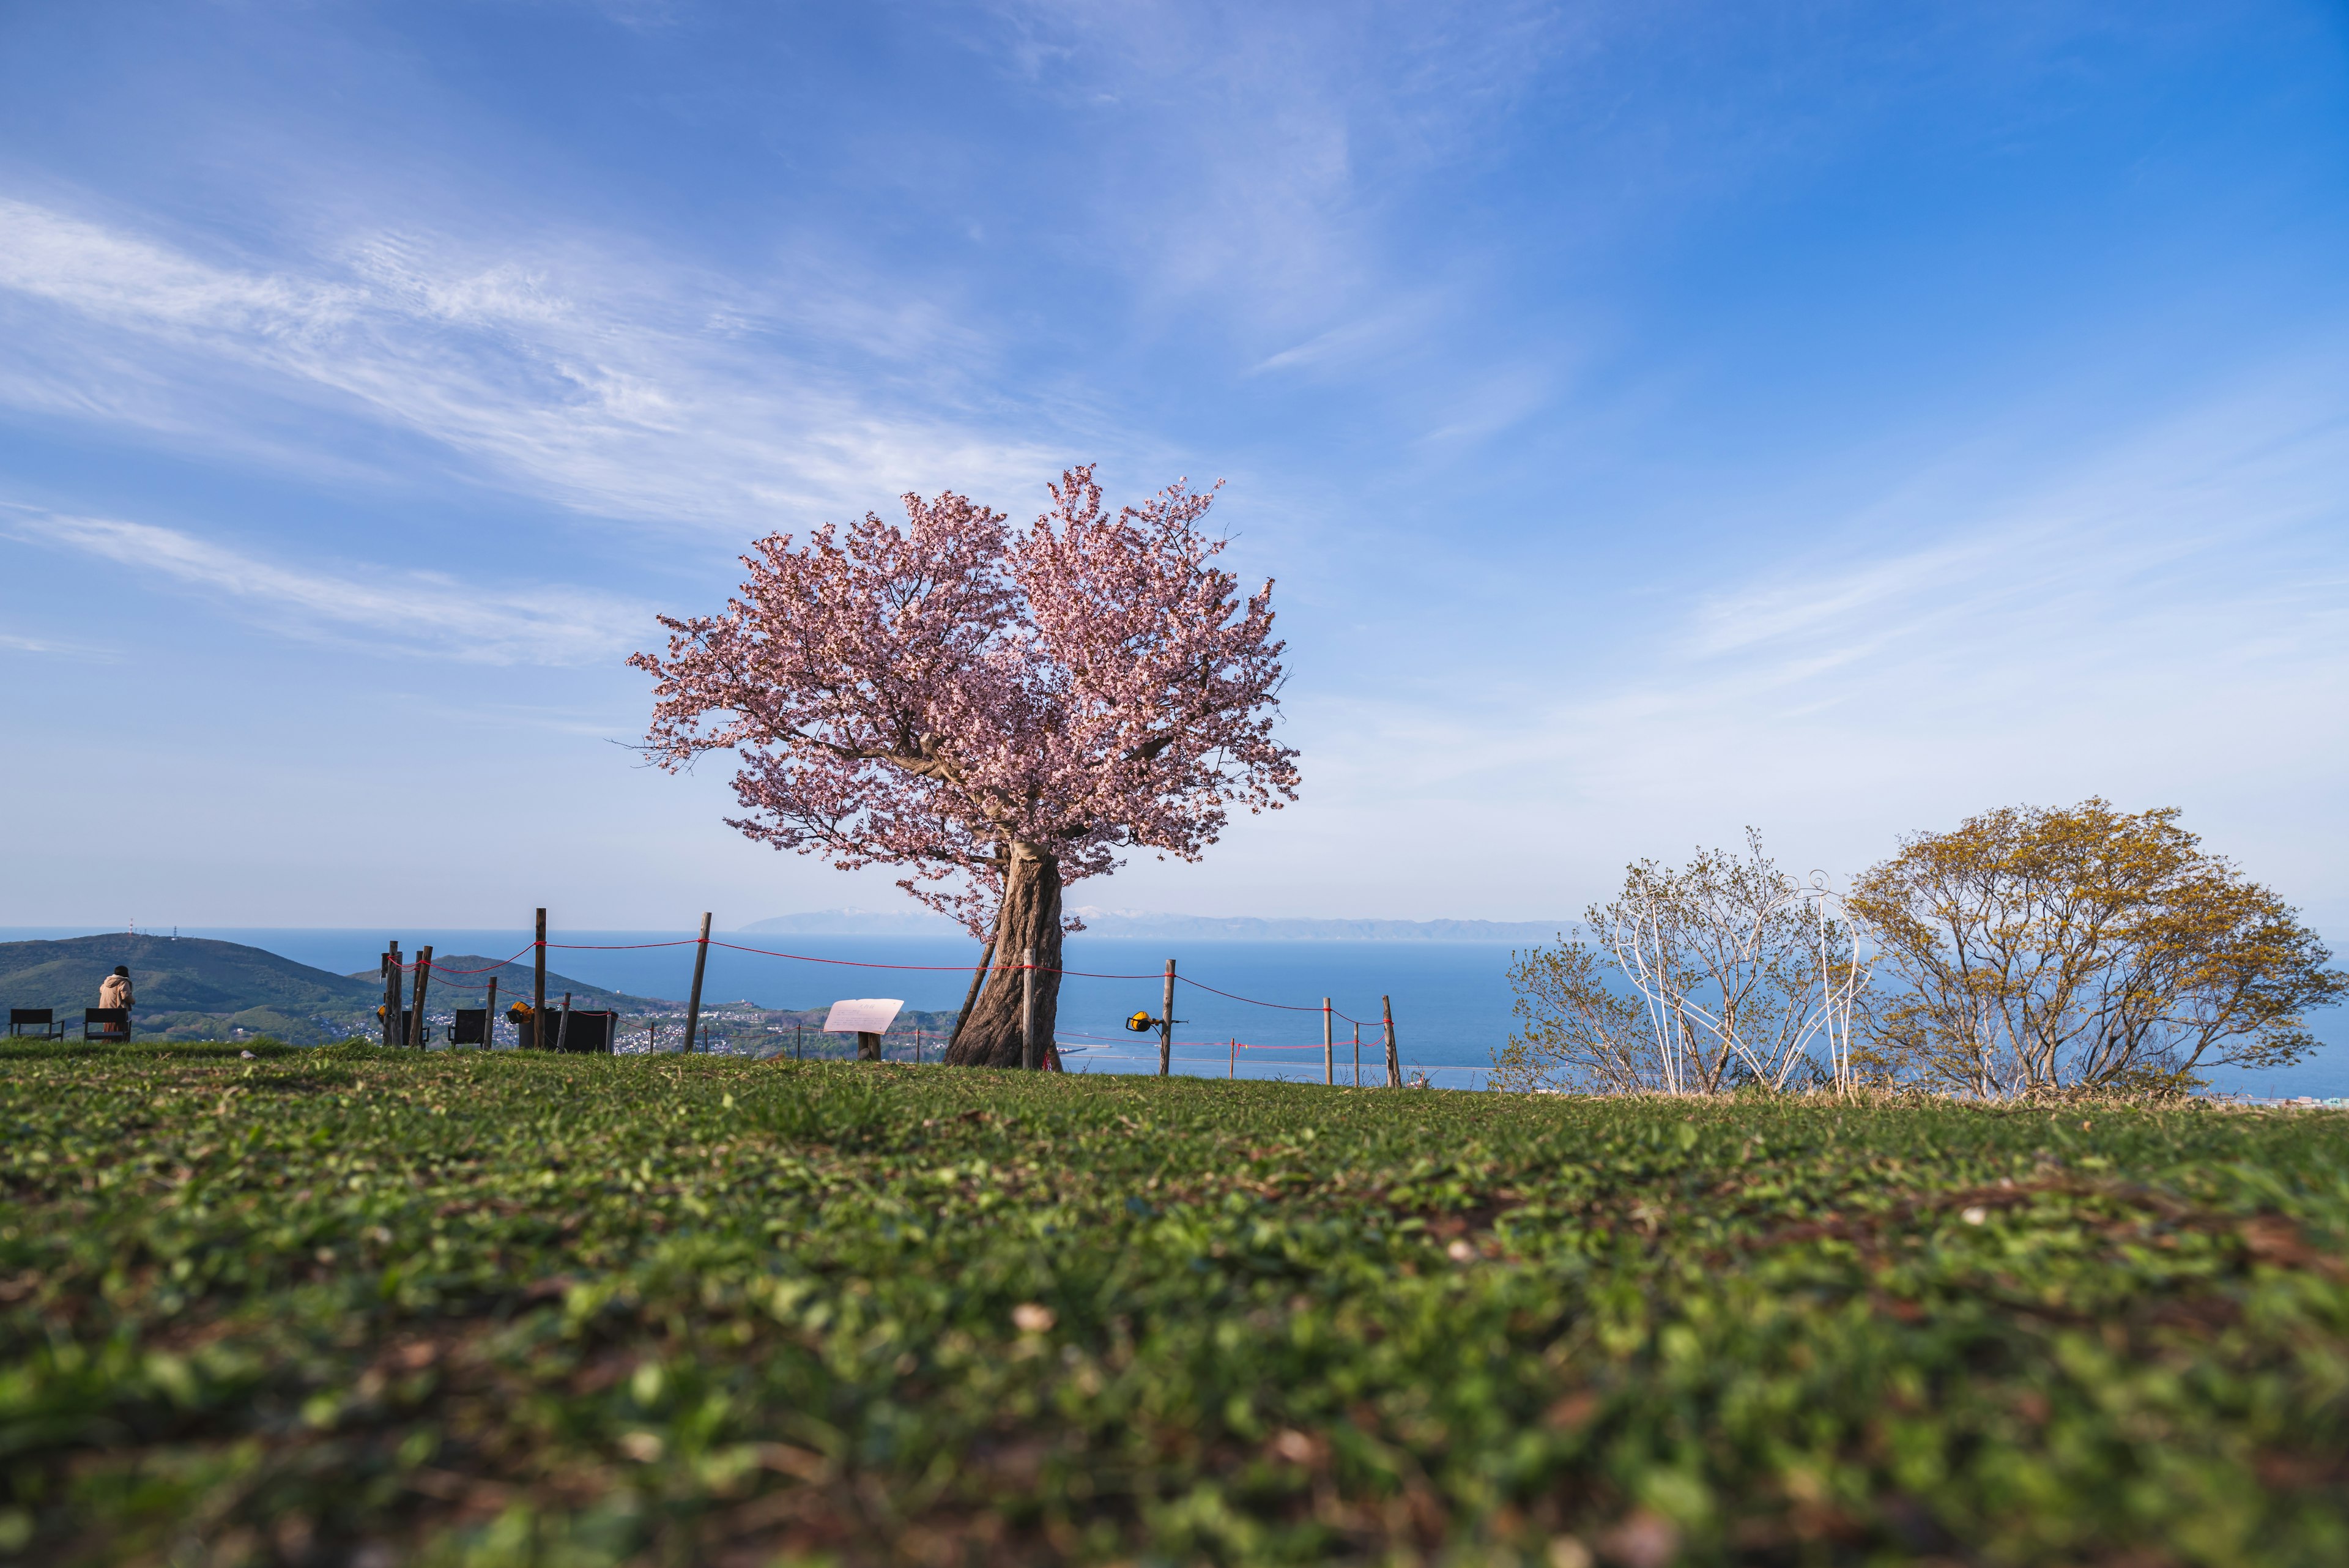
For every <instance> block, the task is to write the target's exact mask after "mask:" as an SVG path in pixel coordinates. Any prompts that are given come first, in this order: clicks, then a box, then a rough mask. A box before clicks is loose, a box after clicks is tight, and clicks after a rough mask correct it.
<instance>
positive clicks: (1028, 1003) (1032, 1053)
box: [1019, 948, 1044, 1073]
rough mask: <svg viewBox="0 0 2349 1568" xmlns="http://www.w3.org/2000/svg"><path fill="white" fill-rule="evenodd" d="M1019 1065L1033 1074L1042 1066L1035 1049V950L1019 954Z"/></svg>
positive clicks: (1039, 1056) (1024, 950) (1042, 1059)
mask: <svg viewBox="0 0 2349 1568" xmlns="http://www.w3.org/2000/svg"><path fill="white" fill-rule="evenodd" d="M1019 967H1020V987H1019V1064H1020V1065H1021V1066H1022V1067H1024V1068H1026V1069H1027V1070H1028V1071H1029V1072H1030V1073H1033V1072H1036V1071H1037V1070H1038V1069H1040V1068H1041V1067H1042V1066H1043V1064H1044V1054H1043V1053H1042V1052H1041V1051H1040V1050H1038V1049H1037V1047H1036V950H1035V949H1034V948H1027V949H1023V950H1021V952H1020V954H1019Z"/></svg>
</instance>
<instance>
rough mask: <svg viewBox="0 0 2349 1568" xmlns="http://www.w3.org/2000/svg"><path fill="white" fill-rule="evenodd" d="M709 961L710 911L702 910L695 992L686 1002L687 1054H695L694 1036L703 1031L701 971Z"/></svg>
mask: <svg viewBox="0 0 2349 1568" xmlns="http://www.w3.org/2000/svg"><path fill="white" fill-rule="evenodd" d="M708 965H709V910H707V909H704V910H702V911H701V940H700V942H699V944H698V945H697V946H696V947H695V948H694V950H693V993H692V995H690V996H689V997H688V998H687V999H686V1003H685V1054H687V1055H688V1056H690V1055H692V1054H693V1039H694V1036H695V1035H697V1034H698V1033H701V971H703V969H705V968H706V967H708Z"/></svg>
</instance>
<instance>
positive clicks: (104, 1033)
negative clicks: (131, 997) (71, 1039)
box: [81, 1007, 130, 1042]
mask: <svg viewBox="0 0 2349 1568" xmlns="http://www.w3.org/2000/svg"><path fill="white" fill-rule="evenodd" d="M81 1037H82V1038H83V1039H85V1040H116V1041H124V1042H128V1041H129V1038H130V1009H129V1008H127V1007H85V1008H83V1009H82V1012H81Z"/></svg>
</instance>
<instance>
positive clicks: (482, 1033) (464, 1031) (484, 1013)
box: [447, 1007, 490, 1051]
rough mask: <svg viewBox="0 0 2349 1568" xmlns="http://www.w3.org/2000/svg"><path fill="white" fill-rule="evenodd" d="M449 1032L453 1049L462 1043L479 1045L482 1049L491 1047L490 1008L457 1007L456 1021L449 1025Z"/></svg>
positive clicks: (450, 1044)
mask: <svg viewBox="0 0 2349 1568" xmlns="http://www.w3.org/2000/svg"><path fill="white" fill-rule="evenodd" d="M447 1033H448V1036H449V1046H450V1049H451V1050H454V1049H455V1048H456V1047H458V1046H460V1045H479V1046H480V1047H481V1049H482V1050H484V1051H486V1050H488V1049H489V1048H490V1010H489V1009H488V1008H486V1007H460V1008H459V1009H457V1019H456V1022H455V1023H451V1024H450V1025H449V1028H448V1030H447Z"/></svg>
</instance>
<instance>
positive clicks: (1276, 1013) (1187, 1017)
mask: <svg viewBox="0 0 2349 1568" xmlns="http://www.w3.org/2000/svg"><path fill="white" fill-rule="evenodd" d="M87 930H88V928H76V929H64V928H42V929H14V930H12V929H0V940H26V939H30V938H36V937H40V938H54V937H61V936H74V935H81V934H85V933H86V932H87ZM181 935H184V936H191V937H212V938H217V939H219V940H224V941H233V942H243V943H246V944H248V945H250V946H253V947H257V948H263V949H266V950H269V951H271V952H274V953H278V954H281V955H283V956H284V957H286V958H290V959H293V960H295V961H297V962H300V963H306V964H311V965H314V966H316V968H319V969H325V970H331V971H335V972H336V973H338V974H349V973H354V972H357V971H372V970H373V969H374V967H375V964H376V961H377V958H378V955H379V954H380V953H381V952H382V951H383V945H384V942H385V941H386V940H387V939H391V938H397V939H398V941H399V944H400V948H401V950H403V951H405V952H409V953H413V952H414V951H415V950H417V949H418V948H419V947H421V946H422V945H424V944H425V943H428V942H429V943H430V944H431V945H432V946H433V948H434V949H435V950H437V951H439V952H442V953H481V954H484V955H487V956H488V957H491V958H500V959H502V958H504V957H506V956H508V955H509V954H518V955H520V956H523V957H524V958H527V956H528V949H529V946H530V941H531V934H530V933H529V932H528V931H525V930H402V931H376V930H328V929H211V928H207V929H197V928H194V927H188V928H185V929H183V930H182V931H181ZM692 938H693V933H691V932H689V931H564V930H555V931H551V932H549V933H548V943H549V948H550V951H549V952H548V954H547V967H548V968H550V969H552V970H554V971H559V972H561V973H563V974H567V975H571V976H574V977H575V978H577V979H580V980H585V981H590V982H592V983H594V984H596V985H601V986H607V987H609V988H611V989H613V990H616V991H623V992H630V993H632V994H634V995H637V996H650V997H663V998H671V999H682V998H683V997H684V996H685V995H686V993H687V992H688V991H689V990H690V989H691V986H692V981H693V941H692ZM1170 958H1171V959H1173V960H1174V961H1175V965H1176V974H1177V976H1178V980H1179V981H1180V983H1178V984H1177V985H1176V987H1175V992H1174V1016H1175V1018H1176V1019H1177V1020H1178V1021H1179V1022H1178V1023H1177V1024H1176V1026H1175V1031H1174V1040H1175V1045H1174V1069H1175V1071H1177V1072H1181V1073H1189V1074H1195V1075H1202V1076H1213V1077H1222V1076H1225V1075H1237V1076H1240V1077H1248V1078H1287V1079H1292V1080H1298V1081H1310V1082H1319V1081H1320V1079H1321V1077H1322V1075H1323V1071H1324V1063H1323V1057H1322V1050H1321V1012H1320V1009H1321V1000H1322V998H1323V997H1325V996H1326V997H1328V998H1330V1003H1331V1006H1332V1009H1333V1014H1332V1020H1331V1023H1332V1031H1331V1032H1332V1033H1333V1035H1334V1036H1335V1052H1334V1054H1335V1058H1336V1074H1337V1079H1338V1081H1339V1082H1340V1083H1341V1084H1347V1083H1351V1082H1352V1081H1353V1071H1354V1067H1353V1064H1354V1047H1353V1038H1354V1021H1357V1020H1359V1021H1360V1023H1361V1042H1362V1044H1361V1062H1362V1081H1363V1082H1364V1083H1366V1084H1374V1083H1378V1082H1380V1081H1381V1071H1382V1067H1383V1057H1382V1055H1381V1047H1380V1032H1379V1019H1380V1002H1381V997H1382V996H1383V997H1386V998H1388V999H1390V1000H1391V1001H1392V1005H1393V1009H1394V1019H1395V1035H1396V1042H1397V1048H1398V1054H1399V1055H1400V1056H1401V1057H1402V1063H1403V1065H1404V1071H1405V1074H1406V1075H1410V1074H1411V1073H1413V1072H1414V1071H1424V1072H1425V1073H1426V1074H1427V1075H1428V1077H1429V1078H1430V1079H1431V1080H1432V1081H1433V1082H1434V1083H1436V1084H1439V1085H1443V1086H1444V1087H1446V1088H1476V1087H1481V1086H1482V1085H1483V1083H1484V1080H1485V1072H1486V1070H1487V1069H1488V1068H1489V1066H1490V1065H1491V1062H1492V1057H1493V1054H1494V1052H1495V1051H1496V1050H1498V1049H1499V1048H1501V1047H1502V1046H1503V1045H1506V1044H1507V1042H1508V1039H1509V1036H1510V1033H1511V1031H1512V1029H1513V1027H1514V1026H1515V1023H1516V1021H1515V1018H1514V1016H1513V1004H1514V997H1513V995H1512V993H1511V992H1510V989H1509V982H1508V968H1509V960H1510V949H1509V947H1508V946H1507V945H1506V944H1501V943H1488V942H1444V941H1254V942H1250V941H1194V940H1184V941H1179V942H1168V941H1165V940H1154V939H1148V938H1132V937H1097V936H1092V935H1090V934H1088V933H1083V932H1080V933H1079V934H1077V935H1075V936H1072V937H1071V938H1069V939H1068V942H1067V949H1066V952H1065V955H1064V957H1063V960H1062V961H1063V964H1064V966H1065V967H1066V969H1067V970H1068V971H1070V972H1069V973H1068V974H1067V975H1066V976H1065V977H1064V979H1063V981H1062V983H1061V1005H1060V1018H1059V1026H1058V1029H1057V1031H1056V1033H1057V1036H1058V1038H1059V1040H1060V1042H1061V1055H1062V1059H1063V1060H1064V1061H1065V1062H1066V1063H1067V1064H1068V1066H1069V1069H1070V1071H1071V1072H1107V1073H1135V1072H1154V1071H1156V1069H1157V1063H1158V1054H1157V1052H1158V1045H1157V1036H1156V1035H1155V1033H1150V1034H1135V1033H1128V1032H1127V1031H1126V1030H1125V1029H1124V1028H1123V1026H1122V1025H1123V1020H1124V1019H1125V1018H1126V1016H1127V1015H1129V1014H1131V1013H1133V1012H1148V1013H1150V1014H1151V1015H1152V1016H1153V1017H1155V1016H1156V1015H1157V1013H1158V1009H1159V998H1160V994H1161V992H1162V989H1163V987H1164V980H1163V978H1162V977H1163V975H1164V971H1165V967H1166V961H1167V960H1168V959H1170ZM977 961H978V943H977V942H975V941H969V940H963V939H959V938H951V937H902V936H812V935H790V936H778V935H756V934H749V933H741V932H727V931H720V932H717V933H714V934H713V935H712V937H711V939H710V950H709V970H708V972H707V974H706V975H705V976H704V979H703V982H702V999H703V1002H704V1005H711V1004H716V1003H719V1002H735V1001H743V1002H754V1003H756V1004H758V1005H759V1006H761V1007H771V1008H785V1007H788V1008H804V1007H817V1006H823V1005H825V1004H827V1003H830V1002H836V1001H839V1000H841V999H843V998H846V997H863V996H886V997H895V998H896V999H898V1000H900V1001H902V1002H905V1004H906V1005H907V1006H908V1007H917V1008H925V1009H939V1010H945V1009H952V1008H956V1007H959V1006H961V1005H962V1000H963V996H964V993H965V992H966V991H967V990H968V987H969V984H970V973H971V971H970V966H971V965H972V964H974V963H975V962H977ZM2343 1023H2344V1020H2343V1019H2342V1017H2341V1010H2340V1009H2333V1010H2331V1011H2330V1012H2329V1013H2328V1014H2326V1015H2324V1016H2322V1017H2320V1019H2319V1020H2318V1033H2320V1034H2321V1035H2324V1036H2328V1037H2331V1036H2338V1035H2341V1034H2343V1033H2344V1030H2343V1027H2342V1025H2343ZM2210 1076H2211V1078H2212V1079H2213V1083H2214V1086H2215V1087H2218V1088H2220V1089H2224V1090H2230V1091H2233V1092H2238V1093H2245V1094H2254V1095H2264V1096H2292V1095H2314V1096H2349V1050H2343V1049H2339V1048H2325V1049H2320V1050H2319V1051H2318V1052H2317V1053H2316V1054H2315V1055H2314V1056H2313V1057H2312V1058H2311V1059H2309V1060H2308V1061H2306V1062H2303V1063H2302V1064H2299V1065H2298V1066H2294V1067H2289V1068H2282V1069H2279V1070H2275V1071H2270V1072H2264V1073H2237V1072H2232V1071H2230V1070H2228V1069H2223V1068H2222V1069H2219V1070H2218V1071H2216V1072H2214V1073H2211V1074H2210Z"/></svg>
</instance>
